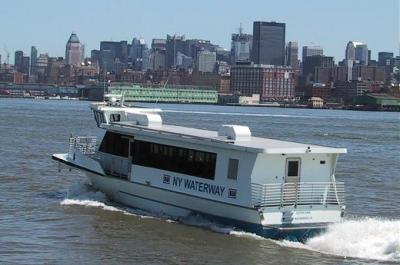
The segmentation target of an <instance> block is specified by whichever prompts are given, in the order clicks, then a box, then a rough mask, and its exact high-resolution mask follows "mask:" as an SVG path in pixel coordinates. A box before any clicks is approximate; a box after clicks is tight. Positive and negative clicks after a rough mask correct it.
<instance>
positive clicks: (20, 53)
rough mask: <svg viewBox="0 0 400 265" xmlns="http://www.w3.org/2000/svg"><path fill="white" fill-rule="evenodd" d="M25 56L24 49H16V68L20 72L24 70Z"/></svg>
mask: <svg viewBox="0 0 400 265" xmlns="http://www.w3.org/2000/svg"><path fill="white" fill-rule="evenodd" d="M23 58H24V52H23V51H15V55H14V66H15V69H16V70H17V71H18V72H21V70H22V63H23Z"/></svg>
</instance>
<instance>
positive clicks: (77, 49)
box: [65, 33, 85, 66]
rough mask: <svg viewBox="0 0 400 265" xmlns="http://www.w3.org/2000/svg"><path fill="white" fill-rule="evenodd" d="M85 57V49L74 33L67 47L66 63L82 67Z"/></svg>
mask: <svg viewBox="0 0 400 265" xmlns="http://www.w3.org/2000/svg"><path fill="white" fill-rule="evenodd" d="M84 57H85V47H84V45H83V44H81V43H80V41H79V38H78V36H77V35H76V34H75V33H72V34H71V36H70V37H69V39H68V41H67V45H66V47H65V62H66V64H67V65H76V66H78V65H80V64H81V62H82V61H83V59H84Z"/></svg>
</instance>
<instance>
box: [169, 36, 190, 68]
mask: <svg viewBox="0 0 400 265" xmlns="http://www.w3.org/2000/svg"><path fill="white" fill-rule="evenodd" d="M185 51H186V42H185V36H176V35H174V36H170V35H167V42H166V61H165V63H166V67H168V68H169V67H176V65H177V55H178V52H180V53H183V54H186V52H185Z"/></svg>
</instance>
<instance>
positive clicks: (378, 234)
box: [278, 217, 400, 262]
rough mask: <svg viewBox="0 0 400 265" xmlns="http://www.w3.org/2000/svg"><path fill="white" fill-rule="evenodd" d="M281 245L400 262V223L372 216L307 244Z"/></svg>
mask: <svg viewBox="0 0 400 265" xmlns="http://www.w3.org/2000/svg"><path fill="white" fill-rule="evenodd" d="M278 244H279V245H281V246H285V247H293V248H303V249H308V250H313V251H318V252H321V253H325V254H331V255H337V256H342V257H351V258H361V259H374V260H384V261H393V262H399V261H400V220H388V219H382V218H372V217H365V218H359V219H352V220H345V221H343V222H341V223H338V224H333V225H331V226H330V227H329V228H328V230H327V231H326V232H324V233H322V234H321V235H319V236H316V237H313V238H310V239H309V240H308V241H306V242H305V243H304V244H302V243H299V242H291V241H286V240H284V241H278Z"/></svg>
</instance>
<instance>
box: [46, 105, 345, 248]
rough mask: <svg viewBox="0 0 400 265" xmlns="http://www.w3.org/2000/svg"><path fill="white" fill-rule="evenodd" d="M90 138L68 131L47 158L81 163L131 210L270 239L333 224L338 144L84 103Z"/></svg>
mask: <svg viewBox="0 0 400 265" xmlns="http://www.w3.org/2000/svg"><path fill="white" fill-rule="evenodd" d="M91 110H92V111H93V113H94V118H95V121H96V123H97V126H98V127H99V128H101V129H104V130H105V134H104V137H103V138H102V141H101V143H100V144H99V145H98V144H97V139H96V137H71V138H70V139H69V151H68V153H64V154H54V155H53V156H52V158H53V159H54V160H56V161H58V162H59V164H60V165H61V166H63V167H68V168H76V169H79V170H82V171H83V172H85V173H86V175H87V176H88V177H89V179H90V182H91V184H92V185H93V186H94V188H96V189H98V190H100V191H102V192H104V193H105V194H106V195H107V197H108V198H109V199H110V200H112V201H115V202H117V203H120V204H122V205H127V206H130V207H134V208H137V209H142V210H146V211H150V212H154V213H161V214H165V215H168V216H174V217H177V218H180V217H185V216H188V215H190V214H199V215H201V216H205V217H206V218H209V219H210V220H214V221H216V222H219V223H222V224H226V225H229V226H234V227H235V228H238V229H242V230H244V231H248V232H251V233H255V234H258V235H260V236H263V237H266V238H272V239H290V240H298V241H304V240H306V239H307V238H309V237H310V236H314V235H315V234H316V233H319V232H321V231H322V230H324V229H326V227H327V226H328V225H329V224H331V223H335V222H339V221H341V219H342V217H343V214H344V210H345V205H344V183H343V182H338V181H336V179H335V168H336V164H337V161H338V156H339V154H344V153H346V149H344V148H331V147H324V146H318V145H309V144H300V143H294V142H286V141H279V140H273V139H266V138H259V137H255V136H252V134H251V131H250V129H249V128H248V127H246V126H240V125H221V127H220V128H218V130H217V131H209V130H203V129H195V128H188V127H181V126H175V125H167V124H163V122H162V118H161V116H160V112H161V110H160V109H149V108H139V107H125V106H124V105H123V104H119V103H118V102H116V100H113V101H111V102H108V103H107V102H102V103H92V104H91Z"/></svg>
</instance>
